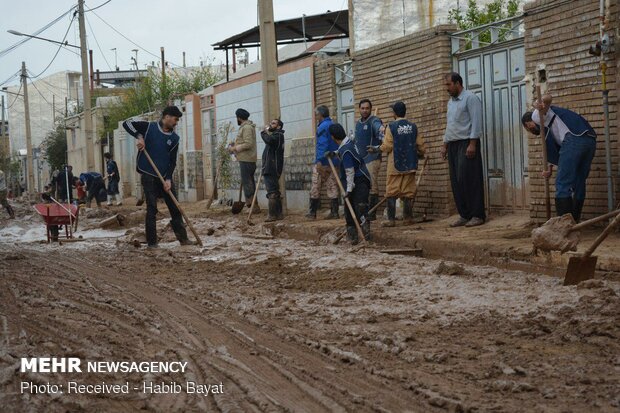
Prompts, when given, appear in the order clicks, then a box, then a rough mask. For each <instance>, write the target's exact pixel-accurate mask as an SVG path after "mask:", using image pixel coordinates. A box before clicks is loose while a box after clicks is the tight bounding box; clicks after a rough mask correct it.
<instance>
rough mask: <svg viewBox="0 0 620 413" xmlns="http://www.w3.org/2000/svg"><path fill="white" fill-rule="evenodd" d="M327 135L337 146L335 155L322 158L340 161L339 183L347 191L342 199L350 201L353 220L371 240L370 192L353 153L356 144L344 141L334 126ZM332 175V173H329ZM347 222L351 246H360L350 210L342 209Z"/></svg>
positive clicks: (365, 172) (367, 176)
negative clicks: (353, 213) (369, 217)
mask: <svg viewBox="0 0 620 413" xmlns="http://www.w3.org/2000/svg"><path fill="white" fill-rule="evenodd" d="M329 133H330V135H331V137H332V139H333V140H334V142H335V143H336V145H337V146H338V148H337V149H336V151H335V152H333V151H329V152H327V153H326V154H325V155H326V156H328V157H330V158H331V159H332V160H335V159H339V160H340V181H341V182H342V187H343V188H344V190H345V191H347V193H346V194H344V196H345V197H346V198H348V199H349V202H350V203H351V206H352V207H353V212H355V218H356V219H357V220H358V222H359V224H360V226H361V227H362V231H363V232H364V237H365V238H366V240H370V220H369V219H368V194H369V192H370V173H369V172H368V169H367V168H366V163H365V162H364V158H362V156H361V155H360V154H359V152H358V151H357V149H355V144H354V143H353V141H351V140H350V139H349V138H348V137H347V133H346V132H345V130H344V128H343V127H342V125H340V124H338V123H334V124H332V125H331V126H330V127H329ZM332 174H333V173H332ZM344 217H345V220H346V222H347V237H348V239H349V241H351V243H352V244H353V245H355V244H357V243H358V242H359V239H358V234H357V227H356V226H355V221H354V217H353V215H351V212H350V211H349V208H346V207H345V209H344Z"/></svg>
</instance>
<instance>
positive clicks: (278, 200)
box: [276, 197, 284, 221]
mask: <svg viewBox="0 0 620 413" xmlns="http://www.w3.org/2000/svg"><path fill="white" fill-rule="evenodd" d="M283 219H284V213H283V212H282V198H280V197H278V198H276V220H278V221H282V220H283Z"/></svg>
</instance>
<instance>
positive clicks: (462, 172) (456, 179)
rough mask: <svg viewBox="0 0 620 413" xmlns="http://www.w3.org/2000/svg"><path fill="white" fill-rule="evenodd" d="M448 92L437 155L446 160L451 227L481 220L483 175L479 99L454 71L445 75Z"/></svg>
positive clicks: (478, 223)
mask: <svg viewBox="0 0 620 413" xmlns="http://www.w3.org/2000/svg"><path fill="white" fill-rule="evenodd" d="M444 80H445V86H446V89H447V91H448V94H449V95H450V99H449V100H448V113H447V119H446V132H445V134H444V137H443V142H444V143H443V146H442V148H441V157H442V158H443V159H444V160H445V159H447V160H448V167H449V169H450V183H451V184H452V195H453V196H454V203H455V204H456V209H457V210H458V213H459V219H458V220H456V222H454V223H452V224H450V226H451V227H461V226H463V225H464V226H466V227H475V226H478V225H482V224H484V221H485V220H486V214H485V211H484V176H483V171H482V152H481V148H480V140H481V138H482V102H480V99H479V98H478V96H476V95H474V94H473V93H471V92H470V91H469V90H466V89H465V88H464V87H463V78H462V77H461V75H459V74H458V73H456V72H452V73H449V74H447V75H446V76H445V79H444Z"/></svg>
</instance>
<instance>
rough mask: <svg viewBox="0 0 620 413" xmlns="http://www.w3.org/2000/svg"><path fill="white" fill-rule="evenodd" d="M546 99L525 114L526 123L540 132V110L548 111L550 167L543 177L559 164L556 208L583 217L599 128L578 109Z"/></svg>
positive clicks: (556, 182) (558, 212)
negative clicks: (582, 212)
mask: <svg viewBox="0 0 620 413" xmlns="http://www.w3.org/2000/svg"><path fill="white" fill-rule="evenodd" d="M543 102H545V103H542V104H541V103H540V102H538V101H537V102H535V103H534V107H535V108H536V109H535V110H534V112H526V113H524V114H523V117H522V118H521V123H522V124H523V127H524V128H525V129H527V130H528V131H529V132H531V133H533V134H535V135H537V136H538V135H539V134H540V124H541V122H540V110H543V112H544V113H545V132H546V133H545V145H546V146H547V161H548V162H549V166H548V169H546V170H545V171H544V172H543V177H545V178H548V177H550V176H551V173H552V172H553V165H557V167H558V174H557V177H556V178H555V208H556V211H557V214H558V216H562V215H564V214H572V215H573V218H574V219H575V222H579V220H580V219H581V210H582V209H583V203H584V202H585V199H586V179H588V175H589V174H590V167H591V165H592V160H593V159H594V153H595V152H596V132H595V131H594V129H593V128H592V126H590V124H589V123H588V121H587V120H586V119H585V118H584V117H583V116H581V115H579V114H578V113H575V112H572V111H570V110H568V109H563V108H560V107H558V106H550V104H551V96H548V95H547V96H545V97H544V98H543Z"/></svg>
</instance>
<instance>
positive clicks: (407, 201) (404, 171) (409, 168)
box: [368, 102, 425, 227]
mask: <svg viewBox="0 0 620 413" xmlns="http://www.w3.org/2000/svg"><path fill="white" fill-rule="evenodd" d="M391 107H392V113H393V115H394V122H392V123H390V125H389V126H388V127H387V128H386V130H385V138H384V139H383V143H382V144H381V146H368V152H369V153H377V152H384V153H388V154H389V155H388V166H387V186H386V189H385V196H386V197H387V214H388V221H387V222H385V223H384V224H383V225H384V226H386V227H393V226H394V225H395V219H396V199H397V198H401V199H402V200H403V221H404V223H405V225H410V224H412V223H413V197H414V196H415V175H416V171H417V169H418V159H419V158H421V157H424V152H425V146H424V142H423V141H422V138H421V137H420V135H418V127H417V126H416V124H415V123H412V122H409V121H408V120H407V119H405V115H406V113H407V106H406V105H405V104H404V103H403V102H396V103H394V104H393V105H392V106H391Z"/></svg>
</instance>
